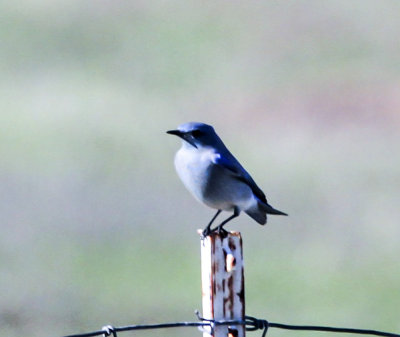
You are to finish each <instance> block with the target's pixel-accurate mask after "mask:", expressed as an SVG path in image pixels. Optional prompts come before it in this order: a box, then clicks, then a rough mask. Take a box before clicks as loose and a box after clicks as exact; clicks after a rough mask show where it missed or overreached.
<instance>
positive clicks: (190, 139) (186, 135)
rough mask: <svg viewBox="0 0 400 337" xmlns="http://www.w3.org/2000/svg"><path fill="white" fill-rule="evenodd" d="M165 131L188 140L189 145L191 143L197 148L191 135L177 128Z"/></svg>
mask: <svg viewBox="0 0 400 337" xmlns="http://www.w3.org/2000/svg"><path fill="white" fill-rule="evenodd" d="M167 133H168V134H169V135H175V136H178V137H180V138H182V139H183V140H184V141H186V142H188V143H189V144H190V145H192V146H193V147H195V148H196V149H197V146H196V144H195V143H194V141H193V137H192V136H191V135H189V134H187V133H186V132H182V131H179V130H169V131H167Z"/></svg>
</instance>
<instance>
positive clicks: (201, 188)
mask: <svg viewBox="0 0 400 337" xmlns="http://www.w3.org/2000/svg"><path fill="white" fill-rule="evenodd" d="M213 155H214V156H215V154H214V153H213V151H211V150H198V149H195V148H193V150H192V149H187V148H184V147H182V148H181V149H180V150H179V151H178V152H177V153H176V156H175V168H176V171H177V173H178V175H179V177H180V179H181V180H182V182H183V184H184V185H185V187H186V188H187V189H188V190H189V191H190V192H191V193H192V194H193V195H194V196H195V197H196V198H197V199H198V200H200V201H202V202H204V200H203V199H204V192H205V189H206V187H207V185H208V184H209V180H210V174H211V169H212V166H213V163H212V158H213V157H212V156H213Z"/></svg>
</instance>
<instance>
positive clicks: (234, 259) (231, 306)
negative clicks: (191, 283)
mask: <svg viewBox="0 0 400 337" xmlns="http://www.w3.org/2000/svg"><path fill="white" fill-rule="evenodd" d="M201 269H202V271H201V273H202V295H203V298H202V302H203V317H204V318H207V319H216V320H221V319H225V320H243V319H244V314H245V310H244V303H245V301H244V270H243V252H242V238H241V236H240V233H239V232H230V233H228V234H227V235H222V234H221V235H220V234H218V233H212V234H211V235H210V236H207V237H206V238H202V239H201ZM203 336H204V337H210V336H213V337H228V336H231V337H244V336H245V328H244V326H242V325H237V326H229V327H228V326H224V325H220V326H215V327H214V329H213V335H211V330H210V329H207V328H206V329H205V332H204V335H203Z"/></svg>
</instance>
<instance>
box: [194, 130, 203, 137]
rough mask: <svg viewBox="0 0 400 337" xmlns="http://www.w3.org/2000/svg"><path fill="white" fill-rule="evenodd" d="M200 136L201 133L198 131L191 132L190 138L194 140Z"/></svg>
mask: <svg viewBox="0 0 400 337" xmlns="http://www.w3.org/2000/svg"><path fill="white" fill-rule="evenodd" d="M202 134H203V131H200V130H193V131H192V136H193V137H194V138H198V137H200V136H201V135H202Z"/></svg>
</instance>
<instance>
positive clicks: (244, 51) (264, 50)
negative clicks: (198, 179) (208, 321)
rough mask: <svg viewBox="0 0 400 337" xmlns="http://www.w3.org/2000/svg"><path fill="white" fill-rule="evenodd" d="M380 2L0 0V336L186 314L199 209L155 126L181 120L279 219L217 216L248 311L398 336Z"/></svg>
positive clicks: (393, 156) (396, 72)
mask: <svg viewBox="0 0 400 337" xmlns="http://www.w3.org/2000/svg"><path fill="white" fill-rule="evenodd" d="M399 12H400V2H398V1H390V0H388V1H378V0H375V1H370V0H362V1H361V0H355V1H344V0H343V1H341V0H340V1H323V2H321V1H284V2H276V1H269V2H260V1H242V2H239V1H201V2H198V1H141V0H140V1H130V2H129V1H120V0H113V1H103V0H98V1H76V0H69V1H49V0H42V1H33V2H30V1H22V2H10V1H8V2H1V3H0V92H1V94H0V95H1V100H0V127H1V131H0V158H1V159H0V216H1V235H0V294H1V296H0V335H2V336H8V337H20V336H31V337H39V336H61V335H67V334H73V333H78V332H84V331H91V330H96V329H98V328H100V327H101V326H103V325H105V324H109V323H111V324H114V325H116V326H118V325H127V324H133V323H152V322H163V321H180V320H192V319H194V315H193V311H194V309H196V308H201V292H200V256H199V252H200V244H199V237H198V235H197V233H196V230H197V229H198V228H202V227H204V226H205V225H206V224H207V222H208V221H209V219H210V218H211V216H212V215H213V211H212V210H210V209H207V208H206V207H204V206H202V205H200V204H198V203H197V202H196V201H195V200H194V199H193V198H192V197H191V196H190V195H189V193H188V192H187V191H186V190H185V189H184V187H183V186H182V184H181V183H180V181H179V180H178V178H177V176H176V174H175V172H174V168H173V155H174V152H175V151H176V150H177V149H178V147H179V141H178V139H174V138H173V137H170V136H168V135H166V134H165V131H166V130H168V129H171V128H175V127H176V126H177V125H178V124H180V123H183V122H187V121H191V120H195V121H203V122H207V123H210V124H213V125H214V126H215V128H216V130H217V131H218V132H219V134H220V135H221V137H222V138H223V139H224V140H225V143H226V144H227V145H228V146H229V147H230V149H231V150H232V152H233V153H234V154H235V155H236V157H237V158H238V159H239V160H241V161H242V162H243V163H245V166H246V168H247V169H248V170H249V171H250V173H251V174H252V175H253V177H254V179H255V180H256V182H257V183H258V184H259V185H260V187H262V188H263V189H264V191H265V192H266V194H267V197H268V198H269V201H270V202H271V204H272V205H274V206H276V207H277V208H279V209H281V210H283V211H286V212H288V213H289V214H290V217H287V218H283V217H270V219H269V224H268V225H267V226H266V227H261V226H258V225H257V224H256V223H255V222H254V221H252V220H251V219H250V218H249V217H248V216H246V215H245V214H244V215H242V216H241V217H240V218H239V219H237V220H235V221H234V222H232V223H231V224H230V225H229V228H231V229H238V230H240V231H241V232H242V235H243V238H244V252H245V263H246V269H245V272H246V305H247V307H246V308H247V313H248V314H250V315H254V316H256V317H260V318H267V319H269V320H271V321H275V322H284V323H285V322H286V323H297V324H320V325H338V326H349V327H362V328H370V329H381V330H389V331H394V332H396V331H397V332H400V319H399V317H400V315H399V314H400V261H399V256H400V210H399V205H400V150H399V144H400V132H399V128H400V61H399V60H400V44H399V36H400V20H399ZM269 333H270V334H271V336H288V337H289V336H294V333H292V332H283V331H275V330H274V331H270V332H269ZM128 334H129V333H127V335H128ZM135 335H136V334H135ZM137 335H138V336H160V335H162V336H178V337H179V336H188V335H190V336H200V332H197V331H196V330H188V329H179V330H171V331H147V332H140V333H138V334H137ZM296 335H299V333H296ZM307 335H308V334H307ZM313 335H314V334H313ZM318 335H319V334H317V333H316V334H315V336H318ZM304 336H305V334H304Z"/></svg>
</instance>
